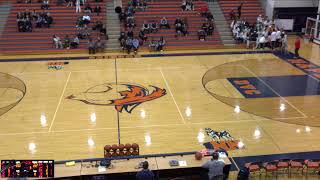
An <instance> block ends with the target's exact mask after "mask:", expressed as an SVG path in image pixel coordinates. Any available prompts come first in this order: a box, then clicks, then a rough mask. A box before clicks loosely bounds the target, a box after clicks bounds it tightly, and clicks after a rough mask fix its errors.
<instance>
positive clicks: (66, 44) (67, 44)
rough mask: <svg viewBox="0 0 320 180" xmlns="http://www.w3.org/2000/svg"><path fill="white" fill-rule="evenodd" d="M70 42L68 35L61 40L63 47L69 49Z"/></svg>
mask: <svg viewBox="0 0 320 180" xmlns="http://www.w3.org/2000/svg"><path fill="white" fill-rule="evenodd" d="M70 44H71V40H70V38H69V35H66V36H65V37H64V40H63V48H64V49H70Z"/></svg>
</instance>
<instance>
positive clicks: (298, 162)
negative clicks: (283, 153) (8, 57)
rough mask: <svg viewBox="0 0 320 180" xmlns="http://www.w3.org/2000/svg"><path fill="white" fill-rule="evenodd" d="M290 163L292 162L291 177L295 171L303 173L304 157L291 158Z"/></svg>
mask: <svg viewBox="0 0 320 180" xmlns="http://www.w3.org/2000/svg"><path fill="white" fill-rule="evenodd" d="M289 164H290V171H289V177H291V174H292V172H293V171H294V172H296V173H298V174H301V175H303V169H304V159H292V160H290V162H289Z"/></svg>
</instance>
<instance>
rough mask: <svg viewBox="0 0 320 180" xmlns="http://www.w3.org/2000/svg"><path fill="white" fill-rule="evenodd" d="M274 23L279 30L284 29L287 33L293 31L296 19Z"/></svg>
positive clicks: (280, 20) (275, 21)
mask: <svg viewBox="0 0 320 180" xmlns="http://www.w3.org/2000/svg"><path fill="white" fill-rule="evenodd" d="M274 23H275V25H276V27H278V28H281V29H284V30H286V31H292V30H293V24H294V19H275V20H274Z"/></svg>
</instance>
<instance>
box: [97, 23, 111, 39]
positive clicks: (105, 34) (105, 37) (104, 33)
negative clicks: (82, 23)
mask: <svg viewBox="0 0 320 180" xmlns="http://www.w3.org/2000/svg"><path fill="white" fill-rule="evenodd" d="M99 32H100V34H99V36H101V37H104V39H105V40H108V39H109V37H108V34H107V28H106V26H105V25H102V28H101V29H100V31H99Z"/></svg>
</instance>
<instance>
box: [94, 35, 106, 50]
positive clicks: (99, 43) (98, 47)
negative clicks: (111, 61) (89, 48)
mask: <svg viewBox="0 0 320 180" xmlns="http://www.w3.org/2000/svg"><path fill="white" fill-rule="evenodd" d="M104 49H105V43H104V41H103V40H101V38H100V37H98V38H97V41H96V42H95V52H103V51H104Z"/></svg>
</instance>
